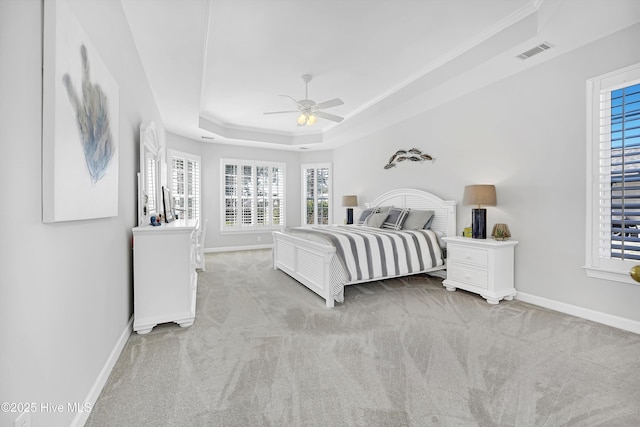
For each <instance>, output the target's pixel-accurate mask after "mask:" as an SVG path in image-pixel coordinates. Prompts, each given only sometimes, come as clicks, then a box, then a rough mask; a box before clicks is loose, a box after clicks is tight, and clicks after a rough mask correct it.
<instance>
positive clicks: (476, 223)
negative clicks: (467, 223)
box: [471, 208, 487, 239]
mask: <svg viewBox="0 0 640 427" xmlns="http://www.w3.org/2000/svg"><path fill="white" fill-rule="evenodd" d="M471 237H472V238H474V239H486V238H487V210H486V209H482V208H476V209H472V210H471Z"/></svg>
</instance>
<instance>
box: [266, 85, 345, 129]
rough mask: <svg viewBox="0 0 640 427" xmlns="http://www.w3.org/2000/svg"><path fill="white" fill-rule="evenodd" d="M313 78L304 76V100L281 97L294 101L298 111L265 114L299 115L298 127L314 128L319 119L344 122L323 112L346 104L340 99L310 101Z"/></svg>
mask: <svg viewBox="0 0 640 427" xmlns="http://www.w3.org/2000/svg"><path fill="white" fill-rule="evenodd" d="M311 77H312V76H310V75H309V74H305V75H303V76H302V80H303V81H304V99H301V100H300V101H297V100H295V99H294V98H292V97H290V96H289V95H279V96H285V97H287V98H289V99H291V100H293V102H295V103H296V107H297V108H298V109H297V110H289V111H271V112H268V113H264V114H284V113H299V116H298V118H297V120H296V122H297V123H298V126H304V125H307V126H312V125H313V124H314V123H315V122H316V121H317V120H318V117H320V118H323V119H327V120H331V121H333V122H336V123H340V122H341V121H342V120H344V118H343V117H340V116H336V115H334V114H329V113H325V112H324V111H321V110H323V109H325V108H331V107H337V106H338V105H342V104H344V102H342V100H341V99H340V98H334V99H330V100H329V101H324V102H320V103H318V104H316V102H315V101H313V100H311V99H309V95H308V89H309V82H310V81H311Z"/></svg>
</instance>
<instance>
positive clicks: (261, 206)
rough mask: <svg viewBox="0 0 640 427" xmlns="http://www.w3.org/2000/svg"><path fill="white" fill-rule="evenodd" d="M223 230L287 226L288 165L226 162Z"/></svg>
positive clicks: (224, 161)
mask: <svg viewBox="0 0 640 427" xmlns="http://www.w3.org/2000/svg"><path fill="white" fill-rule="evenodd" d="M222 163H223V165H224V166H223V167H224V183H225V184H224V185H225V189H224V206H225V213H224V224H223V228H224V229H227V230H233V229H241V228H242V229H249V228H264V227H277V226H284V224H285V217H284V200H285V198H284V165H280V164H278V165H274V164H268V163H262V162H253V161H237V160H225V159H222Z"/></svg>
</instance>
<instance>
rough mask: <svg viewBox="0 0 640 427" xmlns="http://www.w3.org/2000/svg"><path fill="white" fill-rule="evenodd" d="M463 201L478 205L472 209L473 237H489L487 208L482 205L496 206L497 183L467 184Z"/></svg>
mask: <svg viewBox="0 0 640 427" xmlns="http://www.w3.org/2000/svg"><path fill="white" fill-rule="evenodd" d="M462 203H463V204H464V205H466V206H469V205H472V206H477V208H473V209H472V210H471V237H472V238H474V239H486V238H487V210H486V209H484V208H482V206H496V187H495V185H467V186H466V187H464V197H463V199H462Z"/></svg>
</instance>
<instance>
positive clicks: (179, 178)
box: [168, 150, 200, 219]
mask: <svg viewBox="0 0 640 427" xmlns="http://www.w3.org/2000/svg"><path fill="white" fill-rule="evenodd" d="M168 154H169V161H170V170H169V174H170V175H169V176H170V182H169V186H170V188H171V197H172V198H173V204H174V206H175V209H176V212H177V214H178V217H179V218H185V219H199V218H200V156H196V155H193V154H187V153H180V152H178V151H173V150H169V153H168Z"/></svg>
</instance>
